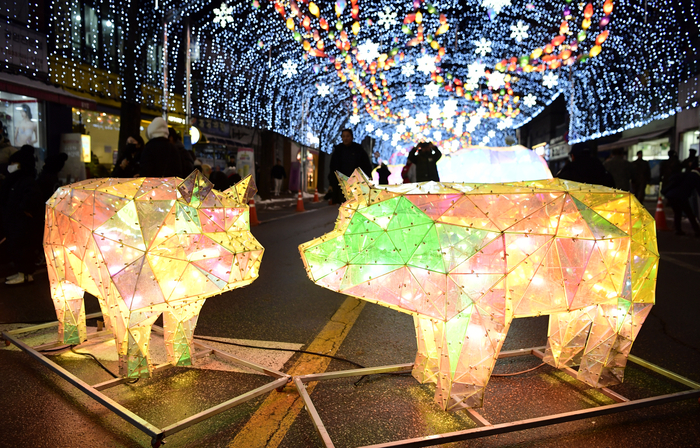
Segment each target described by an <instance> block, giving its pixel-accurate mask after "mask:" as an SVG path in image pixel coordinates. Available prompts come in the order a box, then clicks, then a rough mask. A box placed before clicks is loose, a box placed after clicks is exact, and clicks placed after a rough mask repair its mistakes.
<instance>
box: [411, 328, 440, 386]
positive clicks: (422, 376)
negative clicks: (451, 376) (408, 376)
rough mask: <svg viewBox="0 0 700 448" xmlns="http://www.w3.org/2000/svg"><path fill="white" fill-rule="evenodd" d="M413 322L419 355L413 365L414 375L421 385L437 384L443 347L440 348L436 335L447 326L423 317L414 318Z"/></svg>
mask: <svg viewBox="0 0 700 448" xmlns="http://www.w3.org/2000/svg"><path fill="white" fill-rule="evenodd" d="M413 322H414V323H415V326H416V340H417V342H418V353H417V354H416V361H415V362H414V363H413V372H412V375H413V377H414V378H415V379H417V380H418V381H419V382H420V383H421V384H424V383H437V374H438V370H439V356H438V353H439V351H440V349H441V348H442V346H440V347H439V348H438V343H439V342H440V341H439V340H437V339H436V338H435V334H436V332H437V333H440V332H441V328H442V327H443V326H444V325H445V324H444V322H438V321H436V320H433V319H430V318H428V317H423V316H413Z"/></svg>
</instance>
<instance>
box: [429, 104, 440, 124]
mask: <svg viewBox="0 0 700 448" xmlns="http://www.w3.org/2000/svg"><path fill="white" fill-rule="evenodd" d="M441 115H442V111H441V110H440V106H438V105H437V104H435V103H433V104H431V105H430V110H428V116H429V117H430V118H431V119H432V120H437V119H438V118H440V116H441Z"/></svg>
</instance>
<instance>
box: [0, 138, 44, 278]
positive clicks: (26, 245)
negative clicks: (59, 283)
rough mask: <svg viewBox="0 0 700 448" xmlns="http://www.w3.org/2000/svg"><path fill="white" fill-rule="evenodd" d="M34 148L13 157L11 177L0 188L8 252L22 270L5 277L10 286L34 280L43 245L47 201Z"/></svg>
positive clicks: (24, 150)
mask: <svg viewBox="0 0 700 448" xmlns="http://www.w3.org/2000/svg"><path fill="white" fill-rule="evenodd" d="M35 164H36V161H35V158H34V148H33V147H32V146H30V145H24V146H22V148H21V149H20V150H19V151H17V152H16V153H14V154H12V156H10V159H9V162H8V167H7V168H8V173H9V174H8V176H7V178H6V179H5V182H4V183H3V185H2V190H0V207H1V208H2V217H3V220H2V221H3V222H2V225H3V231H4V234H5V237H6V238H7V242H6V243H7V245H8V253H9V254H11V256H12V257H14V260H13V261H14V264H15V267H16V268H17V270H18V272H17V273H16V274H14V275H11V276H9V277H7V278H6V279H5V284H7V285H19V284H22V283H28V282H32V281H34V278H33V277H32V275H33V274H34V270H35V266H36V265H35V263H34V262H35V259H36V253H37V251H38V250H39V249H40V248H41V240H42V234H43V229H42V223H43V218H42V215H43V213H44V202H43V201H42V200H41V191H40V190H39V186H38V185H37V183H36V180H35V176H36V166H35Z"/></svg>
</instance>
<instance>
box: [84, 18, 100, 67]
mask: <svg viewBox="0 0 700 448" xmlns="http://www.w3.org/2000/svg"><path fill="white" fill-rule="evenodd" d="M98 29H99V28H98V20H97V13H96V12H95V8H93V7H92V6H88V5H85V56H86V62H87V63H88V64H90V65H92V66H93V67H98V66H99V57H98V55H99V40H98Z"/></svg>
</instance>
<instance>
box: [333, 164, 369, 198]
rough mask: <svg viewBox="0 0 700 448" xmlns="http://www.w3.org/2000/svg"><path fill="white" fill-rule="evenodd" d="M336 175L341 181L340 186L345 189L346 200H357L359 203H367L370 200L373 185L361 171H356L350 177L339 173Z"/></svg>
mask: <svg viewBox="0 0 700 448" xmlns="http://www.w3.org/2000/svg"><path fill="white" fill-rule="evenodd" d="M336 175H337V176H338V179H339V180H340V184H341V186H342V188H343V193H345V198H346V199H348V200H350V199H352V198H355V199H357V200H358V201H361V202H365V203H366V202H367V200H368V199H369V192H370V190H371V189H372V184H371V183H370V181H369V179H367V176H365V173H363V172H362V170H361V169H359V168H357V169H355V171H354V172H353V173H352V175H351V176H350V177H345V176H343V175H342V174H340V173H338V172H336ZM341 176H342V178H341Z"/></svg>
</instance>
